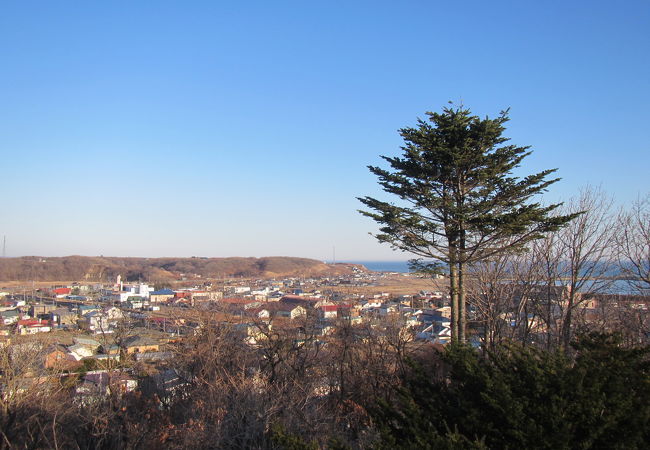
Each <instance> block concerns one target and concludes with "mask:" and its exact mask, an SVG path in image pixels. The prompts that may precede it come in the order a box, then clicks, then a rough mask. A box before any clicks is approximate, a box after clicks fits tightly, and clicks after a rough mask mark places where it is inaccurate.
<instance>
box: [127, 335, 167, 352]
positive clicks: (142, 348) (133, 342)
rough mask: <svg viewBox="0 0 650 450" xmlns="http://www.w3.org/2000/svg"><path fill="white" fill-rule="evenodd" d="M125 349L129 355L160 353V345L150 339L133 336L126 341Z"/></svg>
mask: <svg viewBox="0 0 650 450" xmlns="http://www.w3.org/2000/svg"><path fill="white" fill-rule="evenodd" d="M124 348H125V349H126V353H128V354H133V353H145V352H158V351H160V344H159V343H158V342H157V341H155V340H153V339H151V338H148V337H144V336H131V337H129V338H127V339H126V340H125V341H124Z"/></svg>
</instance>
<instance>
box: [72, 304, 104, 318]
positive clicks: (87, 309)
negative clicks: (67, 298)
mask: <svg viewBox="0 0 650 450" xmlns="http://www.w3.org/2000/svg"><path fill="white" fill-rule="evenodd" d="M100 310H101V308H100V307H99V306H98V305H79V306H78V307H77V311H79V315H80V316H84V315H86V314H88V313H91V312H93V311H100Z"/></svg>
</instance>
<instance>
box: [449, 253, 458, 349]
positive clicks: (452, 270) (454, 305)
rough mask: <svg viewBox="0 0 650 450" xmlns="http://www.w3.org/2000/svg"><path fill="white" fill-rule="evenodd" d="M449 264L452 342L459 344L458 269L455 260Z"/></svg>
mask: <svg viewBox="0 0 650 450" xmlns="http://www.w3.org/2000/svg"><path fill="white" fill-rule="evenodd" d="M451 259H452V258H450V262H449V296H450V297H451V341H452V342H453V343H456V342H458V267H457V265H456V261H455V258H454V259H453V261H452V260H451Z"/></svg>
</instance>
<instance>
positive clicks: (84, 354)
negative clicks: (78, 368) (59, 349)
mask: <svg viewBox="0 0 650 450" xmlns="http://www.w3.org/2000/svg"><path fill="white" fill-rule="evenodd" d="M95 351H96V349H93V348H91V347H86V346H84V345H81V344H74V345H71V346H70V347H68V352H70V354H71V355H72V356H73V357H74V359H75V360H77V361H80V360H82V359H84V358H89V357H91V356H93V355H94V354H95Z"/></svg>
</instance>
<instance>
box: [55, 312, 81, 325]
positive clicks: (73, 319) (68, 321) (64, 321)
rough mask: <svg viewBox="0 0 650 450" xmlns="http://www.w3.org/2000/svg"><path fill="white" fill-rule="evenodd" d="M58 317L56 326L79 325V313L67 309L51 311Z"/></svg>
mask: <svg viewBox="0 0 650 450" xmlns="http://www.w3.org/2000/svg"><path fill="white" fill-rule="evenodd" d="M51 314H53V315H54V316H56V318H57V319H56V325H59V326H63V325H74V324H76V323H77V317H78V316H77V313H75V312H74V311H70V310H69V309H67V308H57V309H54V310H52V311H51Z"/></svg>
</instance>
